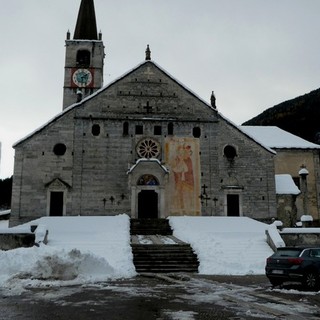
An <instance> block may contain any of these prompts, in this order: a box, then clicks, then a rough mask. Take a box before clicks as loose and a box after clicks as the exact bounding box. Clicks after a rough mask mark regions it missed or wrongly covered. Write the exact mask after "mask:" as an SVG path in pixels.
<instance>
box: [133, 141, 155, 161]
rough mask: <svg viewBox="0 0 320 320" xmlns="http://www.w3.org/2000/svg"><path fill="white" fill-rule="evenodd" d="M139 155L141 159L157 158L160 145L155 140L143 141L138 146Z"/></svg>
mask: <svg viewBox="0 0 320 320" xmlns="http://www.w3.org/2000/svg"><path fill="white" fill-rule="evenodd" d="M137 153H138V155H139V157H141V158H147V159H150V158H156V157H157V156H158V155H159V153H160V144H159V143H158V142H157V141H155V140H153V139H150V138H148V139H143V140H141V141H140V142H139V143H138V145H137Z"/></svg>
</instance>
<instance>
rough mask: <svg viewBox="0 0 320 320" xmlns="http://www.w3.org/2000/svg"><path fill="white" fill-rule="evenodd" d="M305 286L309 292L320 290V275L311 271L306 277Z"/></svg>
mask: <svg viewBox="0 0 320 320" xmlns="http://www.w3.org/2000/svg"><path fill="white" fill-rule="evenodd" d="M303 285H304V286H305V287H306V288H307V289H309V290H316V289H318V288H319V275H318V274H317V273H315V272H312V271H309V272H307V273H306V275H305V276H304V280H303Z"/></svg>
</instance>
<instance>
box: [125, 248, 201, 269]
mask: <svg viewBox="0 0 320 320" xmlns="http://www.w3.org/2000/svg"><path fill="white" fill-rule="evenodd" d="M131 247H132V253H133V263H134V265H135V268H136V271H137V272H197V271H198V267H199V261H198V259H197V256H196V254H195V253H194V252H193V250H192V248H191V246H190V245H189V244H171V245H170V244H162V245H160V244H149V245H144V244H132V245H131Z"/></svg>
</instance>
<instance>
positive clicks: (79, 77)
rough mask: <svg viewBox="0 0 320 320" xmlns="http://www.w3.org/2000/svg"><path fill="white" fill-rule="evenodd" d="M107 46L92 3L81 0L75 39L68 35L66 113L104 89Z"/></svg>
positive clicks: (64, 88) (65, 82) (64, 102)
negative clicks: (104, 64)
mask: <svg viewBox="0 0 320 320" xmlns="http://www.w3.org/2000/svg"><path fill="white" fill-rule="evenodd" d="M104 56H105V54H104V45H103V42H102V34H101V33H99V34H98V32H97V23H96V15H95V9H94V2H93V0H81V5H80V9H79V13H78V19H77V24H76V28H75V32H74V36H73V39H70V32H69V31H68V32H67V39H66V59H65V71H64V87H63V109H65V108H67V107H69V106H70V105H72V104H73V103H76V102H79V101H81V100H82V99H83V98H85V97H87V96H89V95H90V94H92V93H94V92H95V91H97V90H98V89H100V88H101V87H102V85H103V61H104Z"/></svg>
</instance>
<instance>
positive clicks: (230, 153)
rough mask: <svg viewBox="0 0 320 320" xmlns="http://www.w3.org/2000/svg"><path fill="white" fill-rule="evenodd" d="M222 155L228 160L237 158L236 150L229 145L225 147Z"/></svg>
mask: <svg viewBox="0 0 320 320" xmlns="http://www.w3.org/2000/svg"><path fill="white" fill-rule="evenodd" d="M223 153H224V155H225V156H226V158H227V159H228V160H233V159H234V158H235V157H236V156H237V150H236V148H235V147H233V146H230V145H228V146H225V148H224V150H223Z"/></svg>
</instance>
